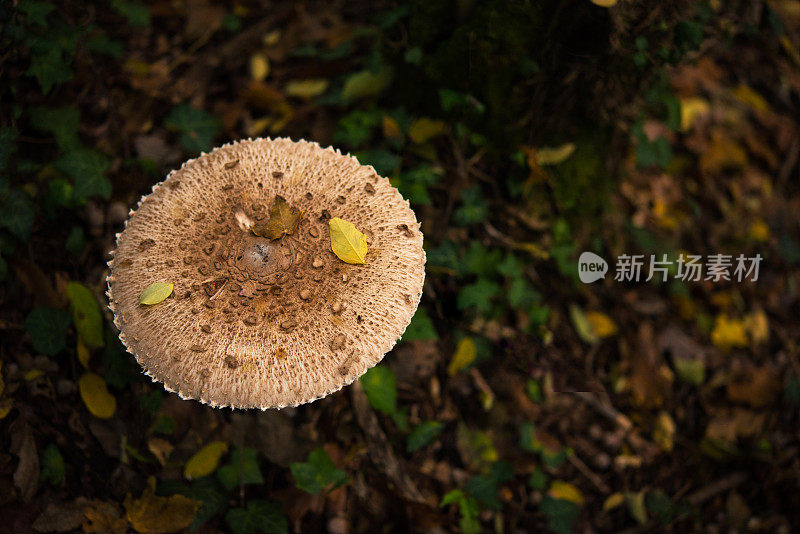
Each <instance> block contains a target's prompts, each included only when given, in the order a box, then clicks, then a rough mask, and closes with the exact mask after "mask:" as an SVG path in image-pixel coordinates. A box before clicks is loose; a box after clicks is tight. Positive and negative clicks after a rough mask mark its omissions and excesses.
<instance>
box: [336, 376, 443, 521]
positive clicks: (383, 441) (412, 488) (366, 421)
mask: <svg viewBox="0 0 800 534" xmlns="http://www.w3.org/2000/svg"><path fill="white" fill-rule="evenodd" d="M350 391H351V392H352V397H353V411H354V412H355V414H356V420H357V421H358V425H359V426H360V427H361V429H362V430H363V431H364V434H365V435H366V440H367V449H368V450H369V458H370V460H371V461H372V462H373V463H374V464H375V466H376V467H377V468H378V469H379V470H380V471H381V472H383V473H384V474H385V475H386V478H388V479H389V480H390V481H391V482H392V483H393V484H394V485H395V486H396V487H397V489H398V491H399V492H400V494H401V495H403V497H405V498H406V499H407V500H409V501H412V502H417V503H421V504H426V505H435V503H436V498H435V497H434V496H432V495H424V494H423V493H422V492H421V491H420V490H419V488H417V485H416V484H415V483H414V481H413V480H411V477H410V476H409V475H408V472H407V471H406V469H405V468H404V466H403V465H401V463H400V461H399V460H398V459H397V457H396V456H395V455H394V452H393V451H392V448H391V446H390V445H389V443H388V439H387V438H386V434H385V433H384V432H383V430H382V429H381V427H380V424H379V423H378V418H377V416H376V415H375V412H373V411H372V408H370V406H369V404H368V402H367V396H366V395H365V394H364V390H363V389H362V387H361V384H360V383H359V382H358V380H356V381H355V382H353V385H352V386H350Z"/></svg>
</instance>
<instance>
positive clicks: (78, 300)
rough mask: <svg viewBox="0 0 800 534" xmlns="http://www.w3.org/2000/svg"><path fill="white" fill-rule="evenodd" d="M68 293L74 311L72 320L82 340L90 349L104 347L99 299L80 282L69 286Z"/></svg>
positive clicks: (71, 283) (71, 308)
mask: <svg viewBox="0 0 800 534" xmlns="http://www.w3.org/2000/svg"><path fill="white" fill-rule="evenodd" d="M66 293H67V300H68V301H69V305H70V306H69V307H70V310H72V320H73V321H74V322H75V328H76V330H77V331H78V334H79V335H80V336H81V339H83V342H84V343H86V345H87V346H89V347H102V346H103V345H104V342H103V318H102V316H101V315H100V307H99V306H98V304H97V299H95V298H94V295H93V294H92V292H91V291H90V290H89V288H88V287H86V286H85V285H83V284H80V283H78V282H70V283H69V284H67V292H66Z"/></svg>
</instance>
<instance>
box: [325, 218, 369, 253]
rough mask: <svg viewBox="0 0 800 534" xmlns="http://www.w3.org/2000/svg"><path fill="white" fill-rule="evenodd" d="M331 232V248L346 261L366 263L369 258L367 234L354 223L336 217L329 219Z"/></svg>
mask: <svg viewBox="0 0 800 534" xmlns="http://www.w3.org/2000/svg"><path fill="white" fill-rule="evenodd" d="M328 225H329V227H330V232H331V250H333V253H334V254H336V256H338V257H339V259H340V260H342V261H343V262H346V263H353V264H364V263H365V262H366V259H367V236H365V235H364V234H362V233H361V232H359V231H358V229H357V228H356V227H355V226H353V223H351V222H348V221H345V220H343V219H340V218H339V217H334V218H333V219H331V220H330V221H328Z"/></svg>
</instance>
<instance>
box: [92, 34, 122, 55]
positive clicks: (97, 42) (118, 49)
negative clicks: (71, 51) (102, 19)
mask: <svg viewBox="0 0 800 534" xmlns="http://www.w3.org/2000/svg"><path fill="white" fill-rule="evenodd" d="M86 48H88V49H89V51H90V52H94V53H95V54H105V55H107V56H111V57H113V58H115V59H119V58H120V57H121V56H122V43H120V42H119V41H113V40H111V39H109V38H108V34H107V33H106V32H100V33H98V34H96V35H94V36H92V37H91V38H89V39H88V40H87V41H86Z"/></svg>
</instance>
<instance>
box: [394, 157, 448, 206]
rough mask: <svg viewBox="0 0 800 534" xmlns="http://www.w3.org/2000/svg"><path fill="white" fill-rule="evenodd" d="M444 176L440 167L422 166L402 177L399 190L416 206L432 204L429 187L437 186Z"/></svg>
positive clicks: (405, 173)
mask: <svg viewBox="0 0 800 534" xmlns="http://www.w3.org/2000/svg"><path fill="white" fill-rule="evenodd" d="M441 175H442V169H441V168H440V167H431V166H430V165H420V166H419V167H415V168H413V169H411V170H409V171H406V172H404V173H403V174H402V175H401V176H400V180H399V184H398V189H400V192H401V193H403V196H404V197H406V198H408V200H410V201H411V202H412V203H414V204H430V203H431V198H430V196H429V195H428V187H430V186H432V185H434V184H436V183H437V182H438V181H439V177H440V176H441Z"/></svg>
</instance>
